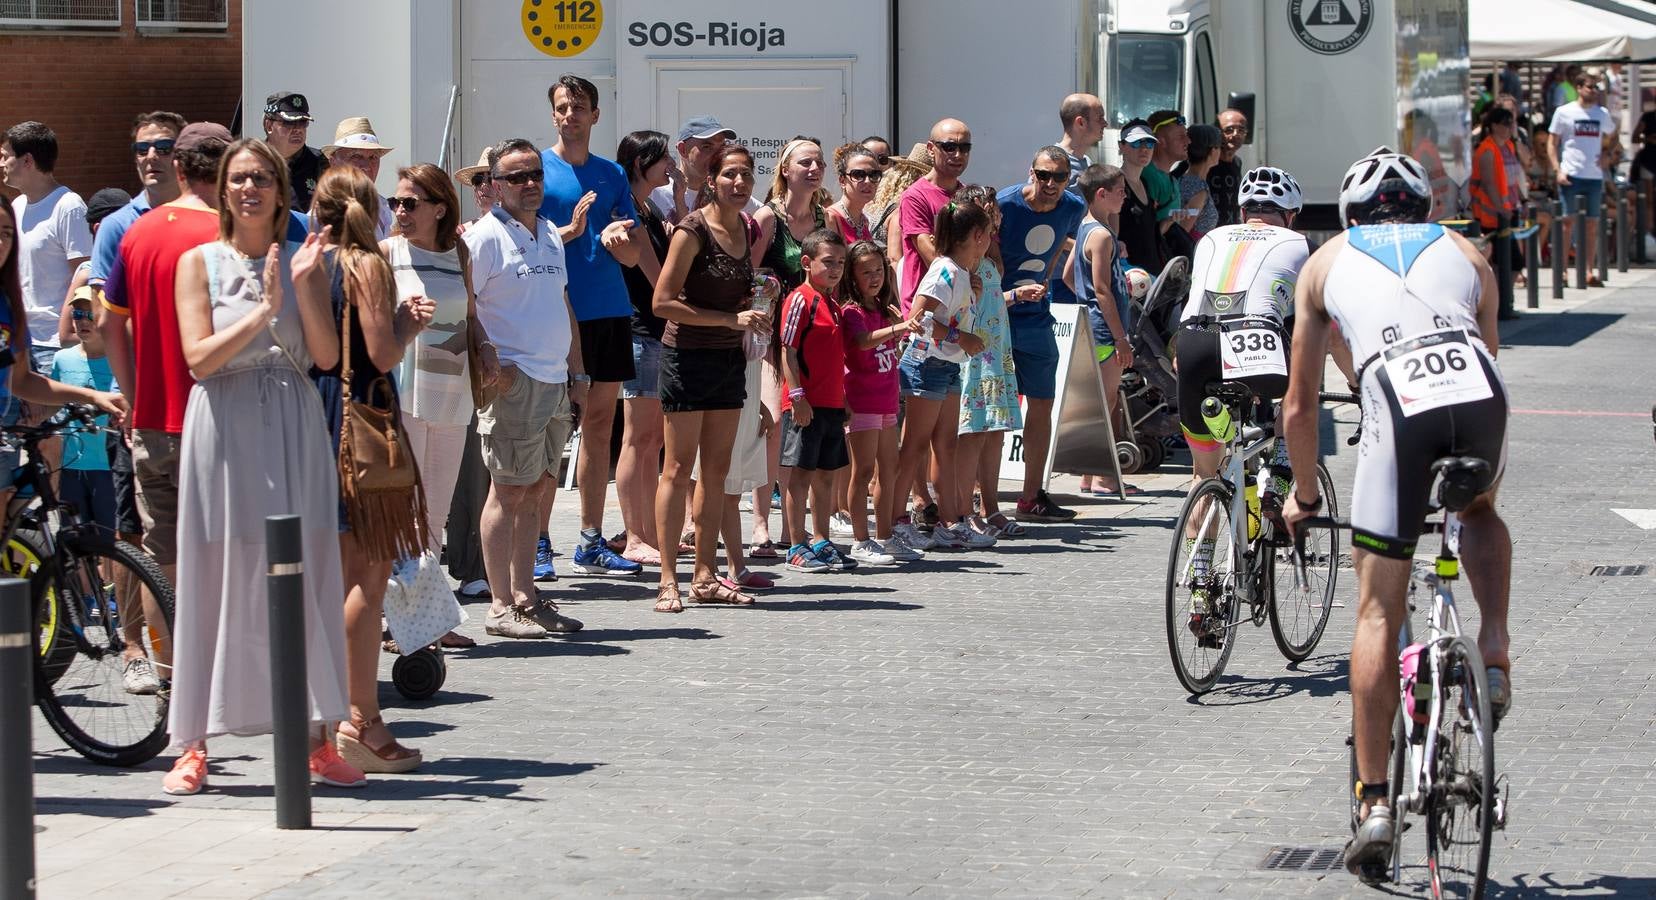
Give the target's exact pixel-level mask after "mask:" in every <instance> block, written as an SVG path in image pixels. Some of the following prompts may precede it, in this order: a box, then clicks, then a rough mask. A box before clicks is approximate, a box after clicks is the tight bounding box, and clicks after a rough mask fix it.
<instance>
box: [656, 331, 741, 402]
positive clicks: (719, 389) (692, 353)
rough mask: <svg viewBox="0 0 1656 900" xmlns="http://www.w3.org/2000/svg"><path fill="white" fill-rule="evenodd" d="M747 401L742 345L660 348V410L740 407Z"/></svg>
mask: <svg viewBox="0 0 1656 900" xmlns="http://www.w3.org/2000/svg"><path fill="white" fill-rule="evenodd" d="M746 400H747V356H746V355H745V354H744V353H743V352H742V348H740V347H733V348H729V349H713V350H701V349H688V348H687V349H682V350H681V349H679V348H677V347H663V348H661V411H662V412H664V413H672V412H698V411H701V410H709V409H741V408H742V404H743V402H745V401H746Z"/></svg>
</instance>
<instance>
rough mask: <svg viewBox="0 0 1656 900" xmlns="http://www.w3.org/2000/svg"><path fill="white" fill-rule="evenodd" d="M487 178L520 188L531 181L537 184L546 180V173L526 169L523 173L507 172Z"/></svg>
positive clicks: (539, 170) (540, 170) (541, 170)
mask: <svg viewBox="0 0 1656 900" xmlns="http://www.w3.org/2000/svg"><path fill="white" fill-rule="evenodd" d="M489 177H490V178H492V179H494V180H495V181H504V182H506V183H507V184H510V185H515V186H522V185H525V184H528V183H529V182H531V181H533V182H535V183H536V184H539V183H540V182H541V181H543V180H544V179H545V178H546V171H545V170H543V169H528V170H526V171H523V172H508V173H506V174H504V175H490V176H489Z"/></svg>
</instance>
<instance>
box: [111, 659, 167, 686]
mask: <svg viewBox="0 0 1656 900" xmlns="http://www.w3.org/2000/svg"><path fill="white" fill-rule="evenodd" d="M121 683H122V686H123V687H124V688H126V692H127V693H129V694H154V693H157V692H159V691H160V690H161V679H160V678H158V677H156V675H155V666H153V665H151V664H150V661H149V660H148V659H146V658H144V657H142V656H136V657H133V658H132V659H129V660H127V662H126V669H125V671H123V672H122V673H121Z"/></svg>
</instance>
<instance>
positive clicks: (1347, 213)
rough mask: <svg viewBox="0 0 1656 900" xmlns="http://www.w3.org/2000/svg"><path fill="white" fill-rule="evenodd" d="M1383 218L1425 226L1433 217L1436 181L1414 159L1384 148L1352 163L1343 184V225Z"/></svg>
mask: <svg viewBox="0 0 1656 900" xmlns="http://www.w3.org/2000/svg"><path fill="white" fill-rule="evenodd" d="M1376 213H1383V218H1386V219H1392V220H1402V221H1408V222H1424V221H1426V217H1427V216H1429V215H1431V213H1432V180H1431V178H1430V177H1429V176H1428V175H1427V174H1426V168H1425V167H1424V166H1422V165H1421V164H1420V163H1419V162H1416V161H1415V159H1414V157H1412V156H1406V155H1404V154H1402V153H1398V152H1397V151H1395V150H1393V149H1392V148H1390V147H1380V148H1377V149H1375V150H1374V151H1373V152H1372V153H1370V154H1369V155H1367V156H1365V157H1363V158H1362V159H1359V160H1357V161H1356V162H1355V163H1352V165H1351V168H1349V169H1347V170H1346V174H1345V180H1344V181H1341V182H1340V224H1341V225H1342V226H1343V225H1347V224H1350V222H1351V220H1352V219H1356V220H1357V222H1358V224H1365V223H1369V222H1372V221H1375V220H1376V218H1377V216H1376Z"/></svg>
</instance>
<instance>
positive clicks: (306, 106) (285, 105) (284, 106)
mask: <svg viewBox="0 0 1656 900" xmlns="http://www.w3.org/2000/svg"><path fill="white" fill-rule="evenodd" d="M264 114H265V115H267V116H270V117H271V118H273V119H281V120H282V121H284V122H309V121H311V114H310V103H308V102H307V101H306V100H305V95H304V94H300V93H297V92H295V91H277V92H276V93H274V94H271V95H270V96H269V97H266V98H265V108H264Z"/></svg>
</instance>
